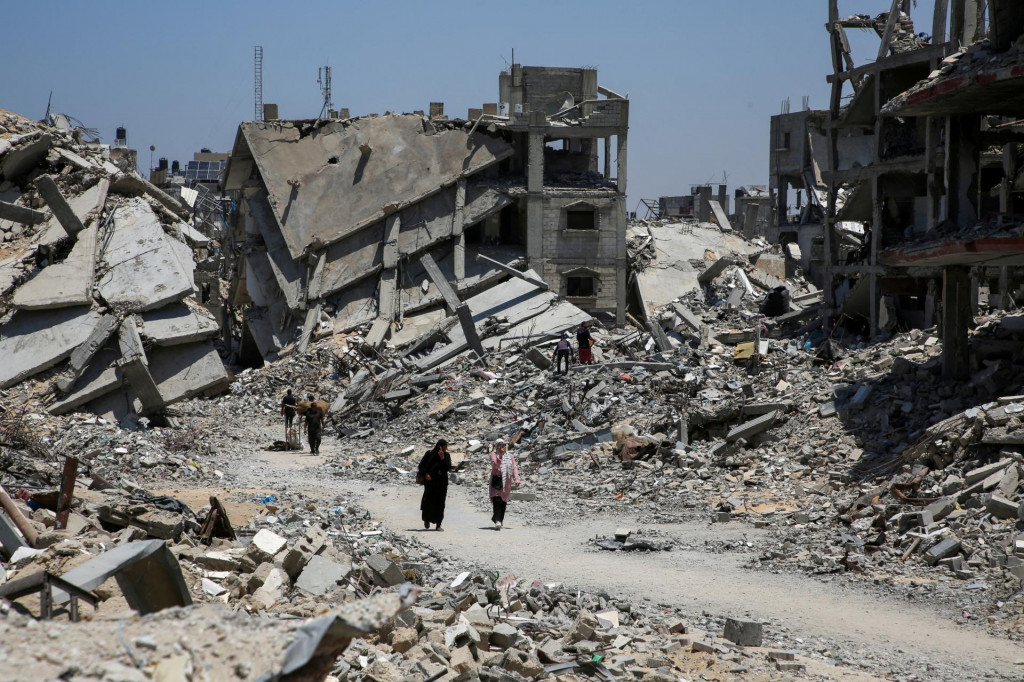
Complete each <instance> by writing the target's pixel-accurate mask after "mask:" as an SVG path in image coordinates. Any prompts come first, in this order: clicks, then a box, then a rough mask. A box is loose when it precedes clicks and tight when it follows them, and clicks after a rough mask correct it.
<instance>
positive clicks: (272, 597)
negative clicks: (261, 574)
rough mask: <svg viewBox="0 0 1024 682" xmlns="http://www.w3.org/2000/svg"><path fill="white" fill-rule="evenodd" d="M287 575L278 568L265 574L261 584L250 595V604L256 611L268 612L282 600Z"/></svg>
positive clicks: (285, 588)
mask: <svg viewBox="0 0 1024 682" xmlns="http://www.w3.org/2000/svg"><path fill="white" fill-rule="evenodd" d="M288 585H289V582H288V574H287V573H285V572H284V570H283V569H280V568H276V567H275V568H272V569H271V570H270V571H268V572H267V576H266V579H265V580H264V581H263V584H262V585H261V586H260V587H259V589H257V590H256V591H255V592H253V594H252V603H253V605H254V606H255V607H256V608H258V609H263V610H268V609H270V607H272V606H273V605H274V604H276V603H277V602H279V601H280V600H282V599H284V597H285V594H286V593H287V591H288Z"/></svg>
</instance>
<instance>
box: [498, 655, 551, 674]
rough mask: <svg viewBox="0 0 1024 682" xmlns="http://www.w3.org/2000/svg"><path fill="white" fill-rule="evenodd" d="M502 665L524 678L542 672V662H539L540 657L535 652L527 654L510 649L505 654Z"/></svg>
mask: <svg viewBox="0 0 1024 682" xmlns="http://www.w3.org/2000/svg"><path fill="white" fill-rule="evenodd" d="M502 667H503V668H504V669H505V670H510V671H512V672H514V673H517V674H519V675H522V676H523V677H526V678H531V677H537V676H539V675H542V674H544V664H542V663H541V662H540V659H539V658H537V656H536V655H535V654H532V653H530V654H528V653H526V652H524V651H517V650H515V649H511V650H509V651H508V652H507V653H506V654H505V660H504V661H503V662H502Z"/></svg>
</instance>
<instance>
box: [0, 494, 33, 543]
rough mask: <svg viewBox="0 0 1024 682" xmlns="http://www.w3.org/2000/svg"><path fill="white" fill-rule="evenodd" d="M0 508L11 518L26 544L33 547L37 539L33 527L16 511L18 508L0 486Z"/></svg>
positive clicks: (19, 511) (18, 510)
mask: <svg viewBox="0 0 1024 682" xmlns="http://www.w3.org/2000/svg"><path fill="white" fill-rule="evenodd" d="M0 507H3V510H4V511H5V512H7V515H8V516H9V517H11V521H13V522H14V525H15V526H17V527H18V530H20V531H21V534H22V535H24V536H25V541H26V542H28V544H29V546H30V547H35V546H36V539H37V537H38V536H37V534H36V529H35V526H33V525H32V524H31V523H30V522H29V520H28V519H26V518H25V516H24V515H23V514H22V513H21V510H20V509H18V506H17V505H16V504H14V500H12V499H11V497H10V496H9V495H8V494H7V491H6V490H4V489H3V486H0Z"/></svg>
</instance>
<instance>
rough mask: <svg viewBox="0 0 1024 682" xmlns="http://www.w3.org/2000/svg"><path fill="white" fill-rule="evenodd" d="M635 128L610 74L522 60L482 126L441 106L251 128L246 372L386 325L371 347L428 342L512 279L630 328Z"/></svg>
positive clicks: (244, 169) (242, 275) (238, 186)
mask: <svg viewBox="0 0 1024 682" xmlns="http://www.w3.org/2000/svg"><path fill="white" fill-rule="evenodd" d="M628 123H629V101H628V100H627V99H626V98H624V97H622V96H620V95H618V94H616V93H615V92H613V91H611V90H608V89H606V88H604V87H601V86H599V85H598V82H597V71H596V70H593V69H575V68H547V67H530V66H520V65H519V64H513V65H512V67H511V68H510V69H509V70H508V71H506V72H504V73H502V74H501V75H500V78H499V102H497V103H491V104H484V105H483V106H482V107H481V108H479V109H470V110H469V112H468V116H467V117H466V119H449V118H448V117H446V116H445V115H444V108H443V104H441V103H432V104H431V107H430V110H429V112H428V113H426V114H424V113H423V112H415V113H413V114H385V115H369V116H363V117H355V118H345V119H341V118H334V119H316V120H263V121H251V122H247V123H243V124H241V125H240V126H239V129H238V134H237V136H236V140H235V144H234V148H233V150H232V153H231V160H230V163H229V166H228V169H227V172H226V179H225V183H224V188H225V189H226V190H227V191H239V192H240V201H239V204H238V206H239V207H238V211H237V213H236V214H235V215H234V218H233V220H234V227H235V238H236V242H237V245H238V247H239V249H238V250H239V252H240V254H241V255H240V258H239V260H238V262H237V264H236V268H235V272H236V275H235V278H234V281H233V286H232V292H231V300H232V301H233V303H234V304H235V306H236V308H238V309H239V310H241V311H243V313H244V317H243V320H244V321H243V325H244V328H243V330H242V345H241V348H240V356H241V357H242V359H243V361H244V362H250V361H256V359H258V358H266V357H270V356H273V355H275V354H276V353H278V352H279V351H280V350H281V349H283V348H285V347H286V346H288V345H289V344H292V343H298V344H299V345H303V344H305V343H307V342H308V340H309V338H310V336H311V335H315V334H316V333H317V332H318V330H324V329H331V330H333V331H344V330H350V329H354V328H356V327H361V326H363V325H370V331H369V333H368V336H367V340H368V342H370V343H371V344H372V345H375V344H379V343H382V342H383V341H384V340H385V339H387V338H388V337H389V335H391V336H392V338H394V335H398V334H404V335H405V336H408V333H409V331H408V330H409V329H410V328H411V329H416V330H421V331H426V330H428V329H430V328H431V327H435V326H437V325H438V324H440V321H441V320H440V319H439V318H438V316H437V314H436V309H437V308H438V307H439V305H440V304H442V303H447V304H450V305H449V308H454V307H456V306H457V304H458V303H459V301H458V300H451V299H453V298H458V299H463V300H464V299H466V298H467V297H472V296H474V295H476V294H479V293H480V292H482V291H484V290H486V289H488V288H489V287H491V286H492V285H493V284H494V283H496V282H498V281H500V280H502V279H505V278H508V277H509V276H510V275H513V274H514V275H517V276H518V277H519V279H521V280H522V279H524V278H525V280H527V281H529V282H532V283H533V287H534V288H535V289H541V290H546V294H547V295H548V296H550V297H551V298H555V297H558V298H560V300H564V301H565V302H568V303H571V304H574V306H578V307H579V308H582V309H583V310H585V311H587V313H588V314H591V315H606V316H608V317H609V318H614V320H615V321H617V322H622V321H623V320H624V319H625V307H626V289H627V285H626V272H627V268H626V262H625V261H626V240H625V230H626V145H627V132H628ZM613 159H614V161H613ZM521 270H522V271H525V273H526V274H524V272H521ZM439 276H440V277H441V278H442V279H443V281H441V282H439V281H438V277H439ZM449 285H450V286H449ZM449 288H450V291H447V290H448V289H449ZM513 288H514V287H513ZM513 288H510V289H509V291H512V290H513ZM446 294H450V295H449V296H446ZM507 303H508V305H509V306H511V305H514V304H515V301H509V302H507ZM431 311H433V312H431ZM474 315H476V312H474ZM545 317H546V316H545ZM538 324H539V325H540V326H541V327H543V326H544V324H543V321H542V320H540V319H538V320H535V322H534V327H537V325H538Z"/></svg>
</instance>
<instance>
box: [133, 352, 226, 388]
mask: <svg viewBox="0 0 1024 682" xmlns="http://www.w3.org/2000/svg"><path fill="white" fill-rule="evenodd" d="M146 356H147V359H148V361H149V371H150V374H151V375H152V376H153V381H155V382H156V386H157V390H158V391H160V397H161V398H162V399H163V401H164V403H173V402H177V401H179V400H184V399H186V398H191V397H192V396H196V395H199V394H200V393H202V392H204V391H207V390H209V389H212V388H215V387H218V386H222V385H225V384H226V383H227V381H228V376H227V372H226V371H225V370H224V363H223V362H221V359H220V354H219V353H217V349H216V348H214V347H213V345H212V344H209V343H188V344H183V345H178V346H173V347H160V346H157V347H155V348H152V349H150V350H149V351H148V352H147V354H146Z"/></svg>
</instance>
